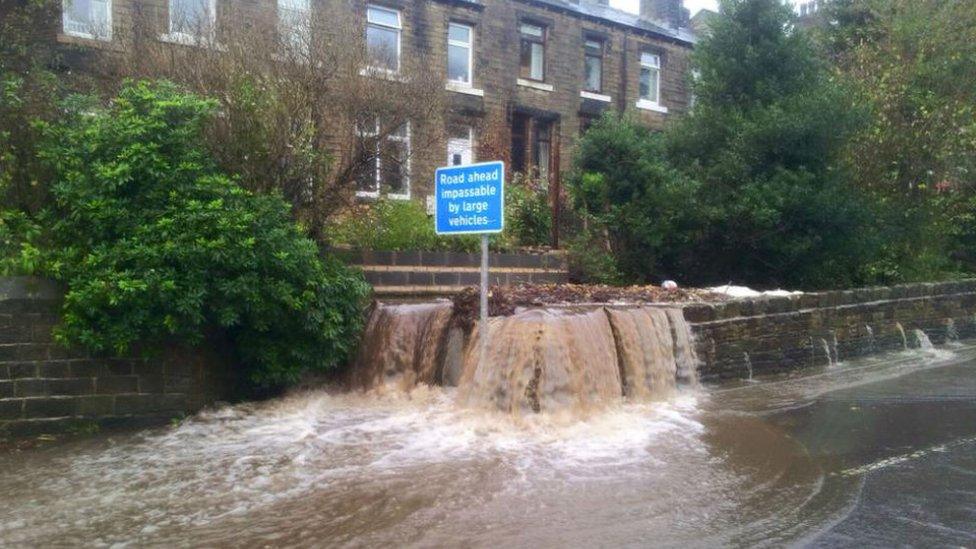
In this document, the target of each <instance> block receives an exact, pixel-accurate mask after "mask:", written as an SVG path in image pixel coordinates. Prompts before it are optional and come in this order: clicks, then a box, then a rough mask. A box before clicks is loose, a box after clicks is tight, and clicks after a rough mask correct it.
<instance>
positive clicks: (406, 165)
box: [356, 118, 410, 199]
mask: <svg viewBox="0 0 976 549" xmlns="http://www.w3.org/2000/svg"><path fill="white" fill-rule="evenodd" d="M383 131H385V132H386V133H385V135H384V134H383V133H381V132H383ZM357 134H358V137H359V144H360V145H359V157H360V161H361V163H362V166H361V169H360V173H359V174H358V177H357V186H358V189H357V192H356V194H357V195H358V196H368V197H377V196H379V195H380V194H381V192H382V194H386V195H387V196H389V197H390V198H404V199H405V198H410V124H409V123H406V124H402V125H400V126H398V127H396V128H393V129H390V128H388V127H384V126H383V123H382V121H381V120H380V119H378V118H376V119H371V120H368V121H367V122H365V123H361V124H359V125H358V127H357Z"/></svg>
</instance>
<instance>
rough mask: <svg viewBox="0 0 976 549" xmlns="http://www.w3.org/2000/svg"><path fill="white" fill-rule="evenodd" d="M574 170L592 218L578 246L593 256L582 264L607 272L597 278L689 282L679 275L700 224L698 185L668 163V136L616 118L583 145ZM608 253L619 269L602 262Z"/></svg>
mask: <svg viewBox="0 0 976 549" xmlns="http://www.w3.org/2000/svg"><path fill="white" fill-rule="evenodd" d="M574 166H575V169H574V171H573V174H572V175H571V176H570V178H569V179H568V187H569V191H570V195H571V197H572V199H573V204H574V206H575V208H576V210H577V211H578V212H579V213H580V214H581V215H582V216H583V217H584V219H583V222H584V230H583V233H584V236H583V237H580V238H578V239H577V241H576V242H574V244H575V247H576V248H577V249H578V251H581V252H582V251H584V250H583V247H590V248H592V250H591V251H590V252H588V253H587V254H586V256H585V257H584V256H582V255H580V256H579V257H580V263H581V264H584V263H585V264H587V265H589V266H590V267H589V268H588V269H589V270H592V269H594V268H596V267H599V266H601V265H602V266H603V267H601V268H600V269H599V271H600V272H604V273H605V274H599V275H592V276H590V278H595V279H596V280H599V281H601V282H610V281H613V280H615V279H618V276H621V275H622V277H623V279H624V280H627V281H633V282H648V281H654V280H657V279H660V278H670V277H676V278H679V279H682V280H686V279H687V278H686V277H685V276H683V273H679V272H675V269H676V268H679V267H680V262H679V261H678V257H679V256H681V254H682V253H683V251H684V250H686V249H687V248H688V247H689V245H690V244H691V243H692V242H693V240H692V239H693V237H694V235H695V234H696V231H697V227H698V226H699V224H700V221H699V218H700V217H701V215H702V212H701V211H700V210H699V209H698V208H697V206H696V204H697V201H698V197H697V190H698V185H697V183H696V181H695V180H693V179H691V178H688V177H687V176H685V175H684V174H682V173H681V172H680V171H678V170H676V169H675V168H674V167H672V166H671V165H670V164H669V163H668V162H667V159H666V157H665V151H664V142H663V140H662V138H661V136H660V135H658V134H655V133H653V132H651V130H649V129H647V128H646V127H644V126H643V125H642V124H640V123H639V122H637V121H636V120H634V119H633V118H631V117H627V116H625V117H618V116H616V115H613V114H608V115H606V116H604V117H603V118H602V119H600V121H599V122H597V123H596V124H594V125H593V126H592V127H591V128H590V129H589V130H588V131H587V132H586V134H584V136H583V138H582V139H581V140H580V143H579V146H578V148H577V151H576V157H575V165H574ZM607 251H609V252H610V253H612V255H613V257H614V258H615V259H616V267H615V268H614V269H610V270H608V269H607V266H606V260H605V256H603V255H601V254H603V253H605V252H607ZM577 255H579V254H574V257H575V256H577Z"/></svg>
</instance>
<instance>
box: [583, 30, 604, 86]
mask: <svg viewBox="0 0 976 549" xmlns="http://www.w3.org/2000/svg"><path fill="white" fill-rule="evenodd" d="M583 72H584V76H585V79H586V80H585V82H583V89H584V90H586V91H588V92H593V93H600V92H601V91H603V41H602V40H598V39H594V38H586V39H584V40H583Z"/></svg>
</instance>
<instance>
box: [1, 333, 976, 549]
mask: <svg viewBox="0 0 976 549" xmlns="http://www.w3.org/2000/svg"><path fill="white" fill-rule="evenodd" d="M456 396H457V395H456V394H455V390H454V389H449V388H439V387H435V388H428V387H423V386H421V387H418V388H416V389H414V390H413V391H411V392H410V393H402V392H396V391H387V392H386V393H385V394H375V393H374V394H329V392H327V391H312V392H305V393H301V394H296V395H292V396H290V397H287V398H283V399H280V400H276V401H272V402H266V403H262V404H257V405H241V406H235V407H227V408H223V409H220V410H217V411H213V412H208V413H204V414H201V415H199V416H197V417H195V418H192V419H190V420H187V421H185V422H184V423H183V424H181V425H179V426H176V427H168V428H162V429H158V430H151V431H142V432H138V433H131V434H111V435H109V434H106V435H100V436H96V437H94V438H89V439H86V440H81V441H74V442H66V443H61V444H57V445H52V446H49V447H44V448H38V449H35V450H30V451H26V452H20V453H7V454H3V455H0V498H2V505H0V545H29V546H41V547H49V546H54V545H85V546H100V545H113V544H127V543H128V544H131V545H134V546H144V545H159V546H228V545H234V546H261V545H273V546H283V545H284V546H287V545H293V546H297V545H301V546H354V547H355V546H388V547H398V546H404V545H406V546H438V547H440V546H470V547H487V546H533V547H540V546H541V547H557V546H614V547H616V546H651V545H653V546H682V547H685V546H716V545H722V546H745V545H750V546H751V545H777V546H778V545H804V546H831V547H834V546H857V547H862V546H892V545H899V546H901V545H906V544H907V545H921V546H932V545H951V546H972V545H974V544H976V348H974V347H973V346H972V344H968V345H960V346H957V347H954V348H950V349H948V350H947V349H935V350H918V351H911V352H905V353H899V354H893V355H886V356H884V357H880V358H874V359H869V360H864V361H852V362H847V363H841V364H839V365H836V366H833V367H831V368H829V369H827V370H821V371H811V372H806V373H805V374H804V375H803V376H802V377H795V378H781V379H772V380H761V381H759V382H757V383H749V384H744V385H741V386H719V387H709V386H705V387H701V388H699V389H695V390H692V389H683V390H681V391H679V392H678V393H677V395H676V396H674V397H673V398H670V399H669V400H668V401H666V402H659V403H650V404H637V403H622V404H619V405H617V406H613V407H610V408H608V409H604V410H593V411H589V412H587V413H586V414H583V415H579V414H576V415H571V414H566V415H562V414H533V415H525V416H521V417H519V418H513V416H510V415H503V414H500V413H499V414H493V413H490V412H486V411H481V410H479V411H472V410H465V409H464V408H462V407H459V406H458V405H457V404H456Z"/></svg>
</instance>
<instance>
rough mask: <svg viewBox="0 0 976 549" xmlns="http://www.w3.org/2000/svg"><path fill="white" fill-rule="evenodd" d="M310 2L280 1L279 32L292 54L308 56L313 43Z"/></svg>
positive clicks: (298, 0)
mask: <svg viewBox="0 0 976 549" xmlns="http://www.w3.org/2000/svg"><path fill="white" fill-rule="evenodd" d="M309 2H310V0H278V32H279V33H280V35H281V38H282V42H283V45H284V46H285V48H287V49H288V51H289V52H290V53H296V54H300V55H307V54H308V50H309V44H310V42H311V6H310V5H309Z"/></svg>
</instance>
